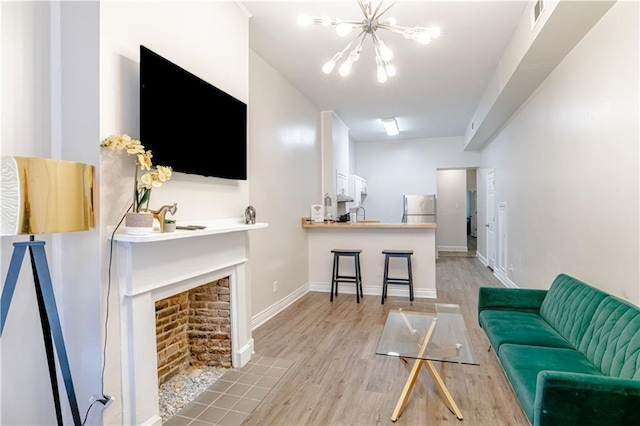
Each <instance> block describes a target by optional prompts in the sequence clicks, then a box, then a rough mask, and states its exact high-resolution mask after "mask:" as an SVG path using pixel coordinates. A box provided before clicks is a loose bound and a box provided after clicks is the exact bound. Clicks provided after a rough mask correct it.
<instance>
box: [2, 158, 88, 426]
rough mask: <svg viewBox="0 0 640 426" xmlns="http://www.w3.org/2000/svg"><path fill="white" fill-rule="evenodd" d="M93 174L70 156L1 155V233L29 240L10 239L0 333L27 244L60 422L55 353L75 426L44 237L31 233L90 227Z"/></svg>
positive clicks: (68, 371)
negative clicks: (59, 157)
mask: <svg viewBox="0 0 640 426" xmlns="http://www.w3.org/2000/svg"><path fill="white" fill-rule="evenodd" d="M94 177H95V170H94V166H92V165H89V164H83V163H76V162H73V161H64V160H54V159H48V158H31V157H2V158H1V163H0V235H3V236H7V235H29V241H25V242H15V243H13V254H12V256H11V262H10V264H9V270H8V271H7V278H6V280H5V283H4V287H3V289H2V296H1V299H0V338H1V337H2V333H3V331H4V326H5V322H6V319H7V314H8V312H9V307H10V306H11V299H12V297H13V293H14V290H15V288H16V284H17V282H18V276H19V275H20V268H21V266H22V263H23V260H24V256H25V254H26V250H27V249H29V256H30V259H31V270H32V272H33V279H34V284H35V290H36V299H37V303H38V311H39V313H40V323H41V325H42V333H43V339H44V346H45V351H46V355H47V363H48V367H49V378H50V380H51V391H52V394H53V399H54V404H55V409H56V418H57V421H58V425H62V424H63V418H62V407H61V404H60V392H59V390H58V378H57V373H56V365H55V362H56V357H55V355H57V359H58V363H59V364H60V371H61V373H62V378H63V381H64V385H65V390H66V394H67V398H68V400H69V406H70V408H71V415H72V417H73V423H74V424H75V425H77V426H79V425H81V420H80V413H79V411H78V402H77V400H76V394H75V390H74V388H73V380H72V378H71V369H70V367H69V359H68V357H67V351H66V349H65V344H64V338H63V334H62V326H61V324H60V317H59V315H58V309H57V306H56V301H55V296H54V292H53V286H52V283H51V275H50V273H49V266H48V264H47V257H46V253H45V249H44V245H45V242H44V241H36V240H35V238H34V235H35V234H53V233H62V232H76V231H86V230H89V229H93V228H94V226H95V215H94V210H93V195H94V193H93V192H94V191H93V188H94ZM54 349H55V354H54Z"/></svg>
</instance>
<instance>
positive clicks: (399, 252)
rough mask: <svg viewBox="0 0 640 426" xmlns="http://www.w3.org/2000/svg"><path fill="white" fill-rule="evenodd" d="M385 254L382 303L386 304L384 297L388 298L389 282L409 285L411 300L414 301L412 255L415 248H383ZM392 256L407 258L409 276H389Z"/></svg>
mask: <svg viewBox="0 0 640 426" xmlns="http://www.w3.org/2000/svg"><path fill="white" fill-rule="evenodd" d="M382 254H384V274H383V278H382V304H383V305H384V299H386V298H387V286H388V285H389V284H399V285H407V286H409V300H410V301H413V271H412V270H411V256H412V255H413V250H390V249H385V250H382ZM391 258H404V259H407V278H392V277H389V259H391Z"/></svg>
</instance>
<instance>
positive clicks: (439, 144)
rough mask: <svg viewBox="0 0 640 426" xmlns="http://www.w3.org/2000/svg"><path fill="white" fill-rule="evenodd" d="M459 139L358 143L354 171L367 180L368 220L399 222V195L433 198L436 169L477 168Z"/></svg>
mask: <svg viewBox="0 0 640 426" xmlns="http://www.w3.org/2000/svg"><path fill="white" fill-rule="evenodd" d="M463 147H464V139H463V138H462V137H449V138H431V139H407V140H398V141H379V142H357V143H356V154H357V158H356V164H357V167H356V170H357V174H358V175H359V176H362V177H363V178H365V179H367V190H368V195H367V198H366V200H365V202H364V203H363V205H364V207H365V208H366V209H367V219H378V220H380V221H382V222H392V223H393V222H401V221H402V195H404V194H435V193H436V191H437V185H436V179H437V173H436V171H437V169H439V168H441V169H442V168H463V167H477V166H479V165H480V154H479V153H475V152H463V150H462V149H463Z"/></svg>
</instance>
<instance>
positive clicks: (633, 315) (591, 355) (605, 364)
mask: <svg viewBox="0 0 640 426" xmlns="http://www.w3.org/2000/svg"><path fill="white" fill-rule="evenodd" d="M578 349H579V350H580V351H581V352H583V353H584V354H585V355H586V357H587V358H588V359H589V360H590V361H591V362H592V363H593V364H594V365H595V366H596V367H598V368H599V369H600V370H601V371H602V373H603V374H606V375H607V376H611V377H620V378H624V379H640V309H638V307H636V306H633V305H631V304H630V303H627V302H625V301H623V300H620V299H618V298H616V297H613V296H609V297H607V298H606V299H605V300H603V301H602V303H600V305H599V306H598V309H597V310H596V312H595V314H594V316H593V318H592V320H591V324H590V325H589V327H588V328H587V330H586V332H585V334H584V336H583V338H582V341H581V342H580V345H579V346H578Z"/></svg>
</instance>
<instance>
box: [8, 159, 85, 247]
mask: <svg viewBox="0 0 640 426" xmlns="http://www.w3.org/2000/svg"><path fill="white" fill-rule="evenodd" d="M1 161H2V162H1V165H0V235H20V234H31V235H33V234H51V233H60V232H75V231H87V230H89V229H93V228H94V227H95V213H94V207H93V197H94V191H93V188H94V181H95V168H94V166H92V165H90V164H84V163H77V162H74V161H65V160H54V159H50V158H32V157H2V160H1Z"/></svg>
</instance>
